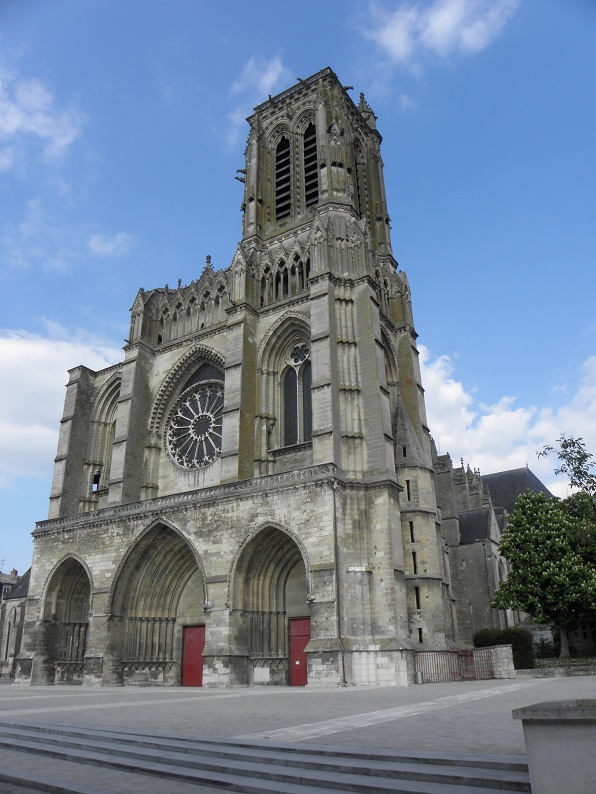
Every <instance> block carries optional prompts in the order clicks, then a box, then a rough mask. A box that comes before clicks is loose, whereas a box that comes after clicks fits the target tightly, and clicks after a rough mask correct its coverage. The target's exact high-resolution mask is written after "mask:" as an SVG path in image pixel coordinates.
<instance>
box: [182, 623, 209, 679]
mask: <svg viewBox="0 0 596 794" xmlns="http://www.w3.org/2000/svg"><path fill="white" fill-rule="evenodd" d="M204 648H205V626H185V627H184V635H183V638H182V686H203V649H204Z"/></svg>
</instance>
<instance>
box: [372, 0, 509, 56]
mask: <svg viewBox="0 0 596 794" xmlns="http://www.w3.org/2000/svg"><path fill="white" fill-rule="evenodd" d="M519 2H520V0H434V1H433V2H432V3H430V4H429V3H422V2H406V3H400V4H399V6H398V7H397V8H396V9H395V10H394V11H387V10H386V9H385V8H383V7H381V6H378V5H375V6H373V17H374V19H375V24H374V27H372V28H370V29H369V30H368V31H366V32H365V35H366V37H367V38H369V39H372V40H373V41H375V42H376V43H377V44H378V45H379V46H380V47H381V48H382V49H383V50H384V51H385V52H386V54H387V55H388V56H389V58H390V59H391V60H392V61H394V62H395V63H399V64H404V65H408V66H411V67H413V68H418V67H419V65H420V61H421V60H422V58H423V57H425V56H428V55H432V56H436V57H439V58H443V59H445V58H450V57H452V56H457V55H474V54H475V53H477V52H480V51H481V50H483V49H485V48H486V47H487V46H488V45H489V44H490V43H491V42H492V41H493V40H494V39H495V38H497V36H499V35H500V33H501V31H502V30H503V28H504V27H505V25H506V24H507V22H508V21H509V19H510V18H511V16H512V15H513V14H514V13H515V11H516V9H517V7H518V6H519Z"/></svg>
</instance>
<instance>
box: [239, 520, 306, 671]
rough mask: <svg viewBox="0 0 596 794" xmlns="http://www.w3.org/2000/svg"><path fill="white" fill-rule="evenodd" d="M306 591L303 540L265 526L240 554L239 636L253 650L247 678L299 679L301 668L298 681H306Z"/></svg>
mask: <svg viewBox="0 0 596 794" xmlns="http://www.w3.org/2000/svg"><path fill="white" fill-rule="evenodd" d="M306 596H307V583H306V567H305V564H304V559H303V556H302V554H301V552H300V549H299V547H298V545H297V544H296V542H295V541H294V540H293V539H292V538H291V537H290V536H289V535H288V534H287V533H286V532H284V531H283V530H281V529H277V528H275V527H267V528H266V529H263V530H262V531H261V532H259V533H258V534H257V535H255V537H253V538H252V539H251V540H250V541H249V543H248V544H247V545H246V546H245V548H244V549H243V551H242V553H241V554H240V557H239V560H238V566H237V568H236V576H235V588H234V603H235V606H236V607H237V608H238V610H239V612H240V614H241V615H242V618H241V623H240V625H239V627H238V628H239V631H240V635H239V636H241V635H243V638H242V642H241V644H242V645H245V647H246V648H247V651H248V678H247V683H249V684H274V685H275V684H277V685H286V686H287V685H288V684H294V677H295V673H294V670H293V668H294V667H296V669H297V670H298V669H300V671H301V676H302V677H301V678H300V681H301V683H296V685H297V686H304V685H305V684H306V670H307V664H306V653H305V651H304V649H305V647H306V645H307V643H308V640H309V639H310V610H309V606H308V601H307V597H306ZM297 619H299V620H297ZM292 626H295V628H296V627H298V626H300V627H301V628H299V629H297V630H298V631H299V634H296V638H295V639H294V644H295V646H296V648H297V647H298V645H301V647H300V654H299V655H296V658H295V660H294V661H291V658H290V657H291V654H292V647H293V645H292V639H291V631H292V629H291V627H292ZM305 626H308V630H306V629H305ZM298 637H299V639H298ZM295 661H297V662H298V664H295V663H294V662H295Z"/></svg>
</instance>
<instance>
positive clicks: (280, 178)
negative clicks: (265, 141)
mask: <svg viewBox="0 0 596 794" xmlns="http://www.w3.org/2000/svg"><path fill="white" fill-rule="evenodd" d="M290 188H291V179H290V141H289V140H288V139H287V138H282V139H281V141H280V142H279V143H278V144H277V149H276V150H275V219H276V220H278V221H279V220H281V219H282V218H287V217H288V215H289V214H290V211H291V208H292V202H291V195H290Z"/></svg>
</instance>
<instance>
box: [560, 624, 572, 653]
mask: <svg viewBox="0 0 596 794" xmlns="http://www.w3.org/2000/svg"><path fill="white" fill-rule="evenodd" d="M559 637H560V639H561V652H560V654H559V659H569V657H570V656H571V654H570V653H569V640H568V639H567V629H565V628H561V629H559Z"/></svg>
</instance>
